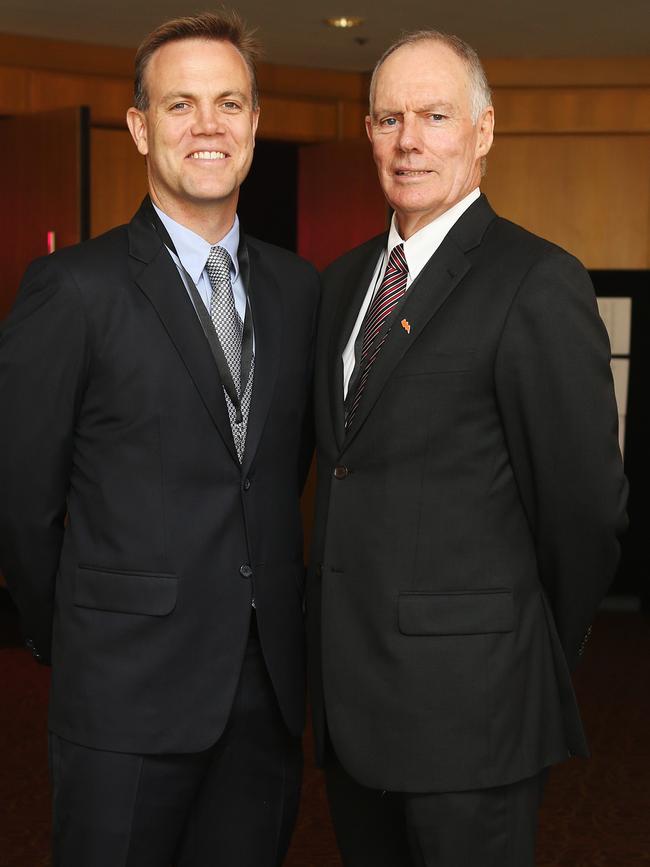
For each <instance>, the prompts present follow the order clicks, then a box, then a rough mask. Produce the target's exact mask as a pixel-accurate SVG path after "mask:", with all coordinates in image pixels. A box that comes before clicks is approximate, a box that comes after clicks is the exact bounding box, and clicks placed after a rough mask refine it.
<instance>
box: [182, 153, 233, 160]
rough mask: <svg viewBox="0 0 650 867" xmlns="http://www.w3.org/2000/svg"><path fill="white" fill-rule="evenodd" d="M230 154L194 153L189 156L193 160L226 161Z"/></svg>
mask: <svg viewBox="0 0 650 867" xmlns="http://www.w3.org/2000/svg"><path fill="white" fill-rule="evenodd" d="M227 156H228V154H225V153H224V152H223V151H193V152H192V153H191V154H188V159H191V160H225V159H226V157H227Z"/></svg>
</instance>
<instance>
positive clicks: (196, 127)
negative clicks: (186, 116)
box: [192, 106, 223, 135]
mask: <svg viewBox="0 0 650 867" xmlns="http://www.w3.org/2000/svg"><path fill="white" fill-rule="evenodd" d="M222 131H223V117H222V115H221V114H220V112H219V110H218V109H217V108H215V107H213V106H199V107H198V109H197V112H196V114H195V115H194V123H193V124H192V132H193V134H194V135H215V134H216V133H219V132H222Z"/></svg>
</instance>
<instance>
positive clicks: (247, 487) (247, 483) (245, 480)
mask: <svg viewBox="0 0 650 867" xmlns="http://www.w3.org/2000/svg"><path fill="white" fill-rule="evenodd" d="M250 486H251V480H250V479H244V484H243V485H242V487H243V489H244V490H245V491H247V490H249V488H250Z"/></svg>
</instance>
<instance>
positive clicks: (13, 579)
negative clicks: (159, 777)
mask: <svg viewBox="0 0 650 867" xmlns="http://www.w3.org/2000/svg"><path fill="white" fill-rule="evenodd" d="M245 243H246V245H247V247H248V255H249V259H250V285H249V286H248V292H249V296H250V303H251V308H252V315H253V326H254V331H255V343H256V365H255V380H254V386H253V395H252V404H251V410H250V418H249V423H248V433H247V443H246V453H245V457H244V461H243V465H242V466H240V465H239V463H238V461H237V457H236V452H235V447H234V443H233V438H232V433H231V429H230V424H229V420H228V413H227V409H226V405H225V399H224V394H223V389H222V386H221V383H220V380H219V376H218V372H217V368H216V365H215V362H214V360H213V357H212V355H211V352H210V349H209V346H208V343H207V341H206V339H205V336H204V334H203V332H202V330H201V326H200V323H199V320H198V317H197V315H196V313H195V311H194V309H193V306H192V302H191V301H190V299H189V297H188V294H187V291H186V290H185V287H184V286H183V283H182V281H181V279H180V277H179V274H178V271H177V269H176V266H175V265H174V263H173V262H172V260H171V257H170V256H169V254H168V253H167V251H166V249H165V248H164V247H163V245H162V243H161V241H160V240H159V238H158V236H157V235H156V233H155V231H154V230H153V228H152V226H151V225H150V223H149V221H148V219H147V218H146V215H145V212H144V211H143V209H141V210H140V211H139V212H138V214H136V216H135V217H134V219H133V220H132V222H131V223H130V224H129V225H128V226H122V227H120V228H118V229H115V230H113V231H111V232H108V233H107V234H105V235H103V236H101V237H99V238H97V239H95V240H92V241H89V242H87V243H84V244H81V245H79V246H76V247H71V248H68V249H64V250H61V251H60V252H58V253H56V254H55V255H53V256H50V257H47V258H44V259H41V260H38V261H36V262H35V263H33V264H32V265H31V266H30V268H29V270H28V272H27V274H26V277H25V279H24V282H23V284H22V287H21V290H20V293H19V296H18V299H17V302H16V305H15V308H14V310H13V312H12V313H11V315H10V316H9V318H8V319H7V321H6V323H5V324H4V327H3V329H2V333H1V336H0V403H1V406H2V416H3V423H2V426H1V429H0V462H1V464H0V466H1V469H0V490H1V491H2V496H1V497H0V565H1V566H2V569H3V571H4V573H5V576H6V579H7V582H8V585H9V588H10V590H11V592H12V594H13V596H14V598H15V600H16V602H17V604H18V607H19V609H20V611H21V612H22V615H23V618H24V624H25V631H26V634H27V635H28V636H29V638H30V639H31V641H32V642H33V644H34V645H35V648H36V651H37V652H38V653H39V654H40V655H41V656H42V657H45V658H47V657H48V656H49V653H50V645H51V654H52V661H53V674H52V690H51V703H50V725H51V728H52V729H53V730H54V731H55V732H57V733H58V734H59V735H61V736H62V737H65V738H68V739H71V740H73V741H76V742H79V743H82V744H86V745H89V746H93V747H98V748H103V749H111V750H122V751H128V752H161V751H166V752H176V751H180V752H183V751H193V750H200V749H203V748H205V747H207V746H209V745H210V744H212V743H213V742H214V741H215V740H216V739H217V738H218V737H219V734H220V733H221V731H222V729H223V727H224V725H225V722H226V720H227V717H228V714H229V710H230V705H231V701H232V698H233V695H234V692H235V689H236V686H237V680H238V676H239V670H240V664H241V660H242V657H243V653H244V649H245V645H246V641H247V636H248V623H249V618H250V613H251V598H252V595H253V593H254V596H255V603H256V607H257V618H258V624H259V631H260V636H261V642H262V647H263V651H264V655H265V659H266V662H267V666H268V669H269V672H270V675H271V679H272V681H273V684H274V686H275V690H276V693H277V696H278V700H279V703H280V707H281V709H282V713H283V715H284V718H285V720H286V722H287V725H288V727H289V729H290V730H291V731H292V732H293V733H294V734H298V733H299V732H300V731H301V729H302V726H303V714H304V710H303V705H304V658H303V624H302V595H303V583H304V574H303V571H304V570H303V560H302V537H301V523H300V514H299V503H298V498H299V494H300V490H301V486H302V482H303V480H304V476H305V474H306V469H307V465H308V461H309V455H310V451H311V444H310V442H309V434H308V432H307V428H309V424H307V426H306V425H305V418H306V417H307V416H308V415H310V409H309V405H310V388H311V376H312V355H313V343H314V329H315V313H316V307H317V302H318V277H317V275H316V273H315V271H314V269H313V268H312V267H311V266H310V265H308V264H307V263H306V262H304V261H303V260H301V259H299V258H298V257H297V256H295V255H293V254H292V253H288V252H286V251H285V250H281V249H279V248H276V247H273V246H270V245H268V244H265V243H262V242H260V241H256V240H254V239H252V238H246V239H245ZM306 433H307V438H306V439H305V434H306ZM66 513H67V519H66V518H65V516H66ZM251 571H252V577H251V574H250V573H251Z"/></svg>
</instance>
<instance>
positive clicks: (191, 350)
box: [128, 208, 237, 461]
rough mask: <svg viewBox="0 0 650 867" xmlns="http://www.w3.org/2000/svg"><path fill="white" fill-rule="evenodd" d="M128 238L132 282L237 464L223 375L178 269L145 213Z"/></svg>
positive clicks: (131, 226)
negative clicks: (179, 360) (158, 321)
mask: <svg viewBox="0 0 650 867" xmlns="http://www.w3.org/2000/svg"><path fill="white" fill-rule="evenodd" d="M128 232H129V252H130V255H131V260H130V265H131V273H132V275H133V279H134V281H135V283H136V284H137V285H138V286H139V288H140V289H141V290H142V292H144V294H145V295H146V296H147V298H148V299H149V301H150V302H151V304H152V305H153V307H154V309H155V310H156V313H157V314H158V316H159V318H160V321H161V322H162V324H163V326H164V328H165V330H166V331H167V333H168V334H169V337H170V339H171V340H172V342H173V344H174V346H175V347H176V349H177V351H178V354H179V355H180V357H181V359H182V361H183V363H184V364H185V366H186V368H187V370H188V373H189V374H190V376H191V378H192V380H193V382H194V384H195V386H196V388H197V390H198V392H199V394H200V396H201V399H202V400H203V403H204V404H205V407H206V409H207V411H208V412H209V414H210V416H211V418H212V420H213V422H214V424H215V425H216V427H217V430H218V431H219V433H220V435H221V437H222V439H223V441H224V443H225V445H226V448H227V449H228V451H229V452H230V454H231V455H232V457H233V460H235V461H237V453H236V451H235V444H234V441H233V437H232V431H231V428H230V420H229V418H228V411H227V409H226V403H225V398H224V394H223V387H222V385H221V381H220V379H219V372H218V370H217V366H216V364H215V361H214V358H213V357H212V352H211V351H210V347H209V345H208V341H207V340H206V337H205V334H204V333H203V329H202V328H201V324H200V322H199V319H198V316H197V315H196V311H195V310H194V306H193V304H192V302H191V300H190V298H189V295H188V294H187V290H186V288H185V286H184V285H183V281H182V280H181V277H180V275H179V273H178V269H177V268H176V265H175V264H174V262H173V260H172V258H171V256H170V255H169V253H168V252H167V250H166V249H165V247H164V246H163V243H162V241H161V240H160V238H159V237H158V235H157V234H156V232H155V230H154V228H153V226H152V225H151V223H150V222H149V220H148V219H147V217H146V215H145V212H144V208H140V210H139V211H138V213H137V214H136V215H135V217H134V218H133V220H132V221H131V223H130V224H129V228H128Z"/></svg>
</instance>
